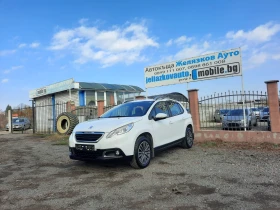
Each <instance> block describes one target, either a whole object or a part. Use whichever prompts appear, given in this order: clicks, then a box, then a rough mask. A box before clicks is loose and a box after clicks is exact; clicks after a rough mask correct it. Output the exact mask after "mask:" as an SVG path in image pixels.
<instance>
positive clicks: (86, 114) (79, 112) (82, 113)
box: [71, 106, 98, 122]
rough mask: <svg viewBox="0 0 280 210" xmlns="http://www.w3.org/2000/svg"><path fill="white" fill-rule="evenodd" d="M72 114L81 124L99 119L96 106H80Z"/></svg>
mask: <svg viewBox="0 0 280 210" xmlns="http://www.w3.org/2000/svg"><path fill="white" fill-rule="evenodd" d="M71 113H72V114H75V115H76V116H77V117H78V120H79V122H84V121H87V120H90V119H95V118H97V117H98V115H97V107H96V106H79V107H77V108H76V109H75V110H72V111H71Z"/></svg>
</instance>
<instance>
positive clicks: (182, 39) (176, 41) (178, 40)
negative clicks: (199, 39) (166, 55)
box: [165, 36, 193, 47]
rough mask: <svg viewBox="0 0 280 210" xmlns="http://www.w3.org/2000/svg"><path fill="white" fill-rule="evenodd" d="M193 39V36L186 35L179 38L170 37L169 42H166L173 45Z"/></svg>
mask: <svg viewBox="0 0 280 210" xmlns="http://www.w3.org/2000/svg"><path fill="white" fill-rule="evenodd" d="M192 40H193V37H186V36H180V37H178V38H177V39H174V40H173V39H169V40H168V42H166V43H165V45H166V46H167V47H169V46H171V45H172V44H177V45H182V44H185V43H187V42H190V41H192Z"/></svg>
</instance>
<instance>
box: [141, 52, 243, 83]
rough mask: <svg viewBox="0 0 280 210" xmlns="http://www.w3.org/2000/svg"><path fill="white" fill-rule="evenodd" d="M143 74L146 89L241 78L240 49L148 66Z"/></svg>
mask: <svg viewBox="0 0 280 210" xmlns="http://www.w3.org/2000/svg"><path fill="white" fill-rule="evenodd" d="M144 73H145V87H146V88H152V87H158V86H165V85H174V84H180V83H187V82H196V81H202V80H209V79H218V78H222V77H233V76H241V75H242V66H241V49H240V48H236V49H231V50H226V51H220V52H215V53H211V54H207V55H201V56H197V57H193V58H189V59H182V60H177V61H173V62H169V63H164V64H158V65H154V66H148V67H146V68H145V69H144Z"/></svg>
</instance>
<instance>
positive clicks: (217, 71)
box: [192, 63, 240, 80]
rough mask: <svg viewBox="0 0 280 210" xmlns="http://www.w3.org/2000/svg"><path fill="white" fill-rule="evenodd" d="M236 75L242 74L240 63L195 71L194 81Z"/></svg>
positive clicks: (193, 74)
mask: <svg viewBox="0 0 280 210" xmlns="http://www.w3.org/2000/svg"><path fill="white" fill-rule="evenodd" d="M235 74H240V64H239V63H232V64H226V65H220V66H214V67H209V68H203V69H193V70H192V79H193V80H199V79H206V78H211V77H219V76H230V75H235Z"/></svg>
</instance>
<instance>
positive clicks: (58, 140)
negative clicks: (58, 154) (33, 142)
mask: <svg viewBox="0 0 280 210" xmlns="http://www.w3.org/2000/svg"><path fill="white" fill-rule="evenodd" d="M34 136H36V137H38V138H40V139H43V140H47V141H52V145H68V139H69V136H68V135H59V134H34Z"/></svg>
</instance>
